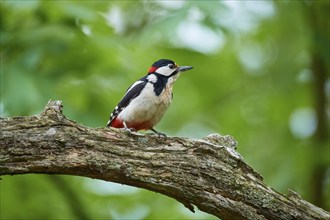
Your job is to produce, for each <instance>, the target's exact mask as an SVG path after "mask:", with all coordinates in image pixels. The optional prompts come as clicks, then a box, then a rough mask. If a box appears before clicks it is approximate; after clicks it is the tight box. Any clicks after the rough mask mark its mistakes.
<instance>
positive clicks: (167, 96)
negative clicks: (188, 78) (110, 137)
mask: <svg viewBox="0 0 330 220" xmlns="http://www.w3.org/2000/svg"><path fill="white" fill-rule="evenodd" d="M192 68H193V67H191V66H178V65H176V64H175V63H174V62H173V61H172V60H168V59H161V60H158V61H157V62H155V63H154V64H153V65H152V66H151V67H150V68H149V70H148V74H147V75H146V76H144V77H142V78H141V79H139V80H138V81H136V82H135V83H133V84H132V85H131V86H130V87H129V88H128V89H127V91H126V94H125V95H124V97H123V98H122V99H121V100H120V102H119V104H118V105H117V106H116V107H115V109H114V110H113V112H112V113H111V115H110V120H109V121H108V123H107V127H115V128H125V129H126V130H128V131H132V130H134V131H138V130H152V131H153V132H155V133H157V134H161V133H160V132H157V131H156V130H155V129H154V128H153V127H154V126H155V125H156V124H157V123H158V122H159V121H160V120H161V118H162V117H163V115H164V114H165V112H166V110H167V109H168V107H169V106H170V104H171V101H172V98H173V95H172V88H173V83H174V82H175V81H176V79H177V78H178V76H179V75H180V73H181V72H183V71H187V70H190V69H192Z"/></svg>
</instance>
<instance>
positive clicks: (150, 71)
mask: <svg viewBox="0 0 330 220" xmlns="http://www.w3.org/2000/svg"><path fill="white" fill-rule="evenodd" d="M157 69H158V67H155V66H151V67H150V68H149V69H148V73H154V72H155V71H156V70H157Z"/></svg>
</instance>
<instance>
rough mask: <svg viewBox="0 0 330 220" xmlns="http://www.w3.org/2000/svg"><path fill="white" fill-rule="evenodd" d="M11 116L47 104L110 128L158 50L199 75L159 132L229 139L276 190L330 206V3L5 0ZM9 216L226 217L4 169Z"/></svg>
mask: <svg viewBox="0 0 330 220" xmlns="http://www.w3.org/2000/svg"><path fill="white" fill-rule="evenodd" d="M0 7H1V9H0V12H1V20H0V25H1V28H0V30H1V51H0V56H1V71H0V77H1V78H0V79H1V96H0V98H1V99H0V110H1V117H11V116H23V115H33V114H39V113H40V112H41V111H42V109H43V107H44V106H45V104H46V103H47V102H48V100H49V99H53V100H62V101H63V104H64V114H65V115H66V116H67V117H68V118H70V119H73V120H75V121H77V122H78V123H80V124H83V125H85V126H90V127H104V126H105V125H106V122H107V120H108V118H109V115H110V113H111V111H112V110H113V108H114V107H115V106H116V104H117V103H118V101H119V100H120V98H121V97H122V95H123V94H124V92H125V90H126V89H127V87H128V86H129V85H130V84H132V83H133V82H134V81H135V80H137V79H139V78H140V77H142V76H143V75H144V74H146V72H147V69H148V67H149V66H150V65H151V64H152V63H153V62H154V61H156V60H158V59H160V58H169V59H172V60H174V61H175V62H176V63H178V64H179V65H191V66H194V69H193V70H191V71H189V72H186V73H184V74H183V75H182V76H181V77H180V79H179V80H178V81H177V83H176V85H175V88H174V101H173V103H172V106H171V107H170V109H169V110H168V112H167V114H166V115H165V117H164V118H163V120H162V121H161V122H160V123H159V124H158V125H157V126H156V128H157V129H158V130H159V131H162V132H165V133H166V134H168V135H171V136H184V137H192V138H202V137H205V136H206V135H208V134H210V133H220V134H230V135H232V136H234V138H235V139H236V140H237V141H238V143H239V145H238V152H239V153H240V154H241V155H242V156H243V157H244V158H245V161H246V162H247V163H248V164H249V165H251V166H252V167H253V168H254V169H255V170H256V171H257V172H259V173H260V174H261V175H263V177H264V181H265V182H266V183H267V184H268V185H269V186H271V187H272V188H274V189H275V190H277V191H279V192H282V193H284V194H285V193H287V190H288V189H292V190H294V191H296V192H298V193H299V194H300V195H301V196H302V197H303V198H304V199H306V200H308V201H310V202H312V203H313V204H316V205H318V206H320V207H322V208H324V209H326V210H330V201H329V198H330V166H329V160H330V159H329V157H330V156H329V155H330V153H329V133H328V131H329V115H330V105H329V97H330V78H329V69H330V68H329V66H330V65H329V61H330V56H329V50H330V47H329V39H330V38H329V36H330V34H329V29H330V26H329V20H330V18H329V16H330V3H329V1H327V0H325V1H321V0H319V1H270V0H269V1H55V0H54V1H38V0H34V1H32V0H26V1H19V0H15V1H14V0H12V1H10V0H5V1H4V0H2V1H1V3H0ZM0 184H1V185H0V186H1V189H0V190H1V191H0V192H1V195H0V199H1V200H0V202H1V203H0V218H1V219H215V217H213V216H211V215H208V214H206V213H203V212H200V211H199V212H197V213H196V214H193V213H190V212H189V211H188V210H187V209H185V208H184V207H183V206H182V205H181V204H179V203H178V202H177V201H175V200H173V199H170V198H168V197H165V196H163V195H161V194H156V193H153V192H150V191H146V190H142V189H137V188H133V187H128V186H121V185H117V184H113V183H107V182H103V181H98V180H92V179H88V178H82V177H69V176H55V175H51V176H50V175H20V176H3V177H2V180H1V181H0Z"/></svg>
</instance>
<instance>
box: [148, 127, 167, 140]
mask: <svg viewBox="0 0 330 220" xmlns="http://www.w3.org/2000/svg"><path fill="white" fill-rule="evenodd" d="M150 130H151V131H152V132H154V133H155V134H157V135H158V137H161V136H163V137H165V138H166V137H167V135H166V134H164V133H162V132H159V131H156V130H155V129H154V128H150Z"/></svg>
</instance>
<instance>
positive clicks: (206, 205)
mask: <svg viewBox="0 0 330 220" xmlns="http://www.w3.org/2000/svg"><path fill="white" fill-rule="evenodd" d="M0 126H1V134H0V150H1V152H0V175H16V174H25V173H47V174H69V175H77V176H85V177H90V178H97V179H102V180H106V181H111V182H117V183H122V184H127V185H131V186H136V187H141V188H145V189H149V190H152V191H155V192H159V193H162V194H164V195H167V196H169V197H172V198H174V199H176V200H178V201H179V202H181V203H183V204H184V205H185V206H186V207H187V208H189V209H190V210H191V211H193V210H194V207H193V205H195V206H197V207H198V208H199V209H200V210H202V211H205V212H207V213H210V214H213V215H215V216H217V217H219V218H221V219H224V220H225V219H253V220H255V219H330V214H329V213H328V212H326V211H324V210H322V209H320V208H318V207H316V206H314V205H312V204H310V203H308V202H306V201H304V200H302V199H301V198H300V196H299V195H298V194H296V193H294V192H293V191H289V194H288V195H282V194H280V193H278V192H276V191H275V190H273V189H271V188H270V187H269V186H267V185H265V184H264V183H263V181H262V177H261V176H260V175H259V174H258V173H256V172H255V171H254V170H253V169H252V168H251V167H250V166H249V165H247V164H246V163H245V162H244V161H243V158H242V157H241V156H240V155H239V154H238V153H237V152H236V151H235V149H234V148H235V144H236V142H235V140H234V139H233V138H232V137H230V136H220V135H217V134H212V135H209V136H208V137H206V138H204V139H201V140H193V139H187V138H179V137H168V138H163V137H157V136H153V135H129V134H127V133H125V132H122V131H121V130H118V129H109V128H88V127H84V126H82V125H79V124H77V123H75V122H74V121H72V120H69V119H67V118H66V117H65V116H64V115H63V114H62V104H61V101H49V103H48V104H47V106H46V107H45V110H44V111H43V112H42V113H41V114H40V115H38V116H29V117H14V118H1V120H0Z"/></svg>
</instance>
